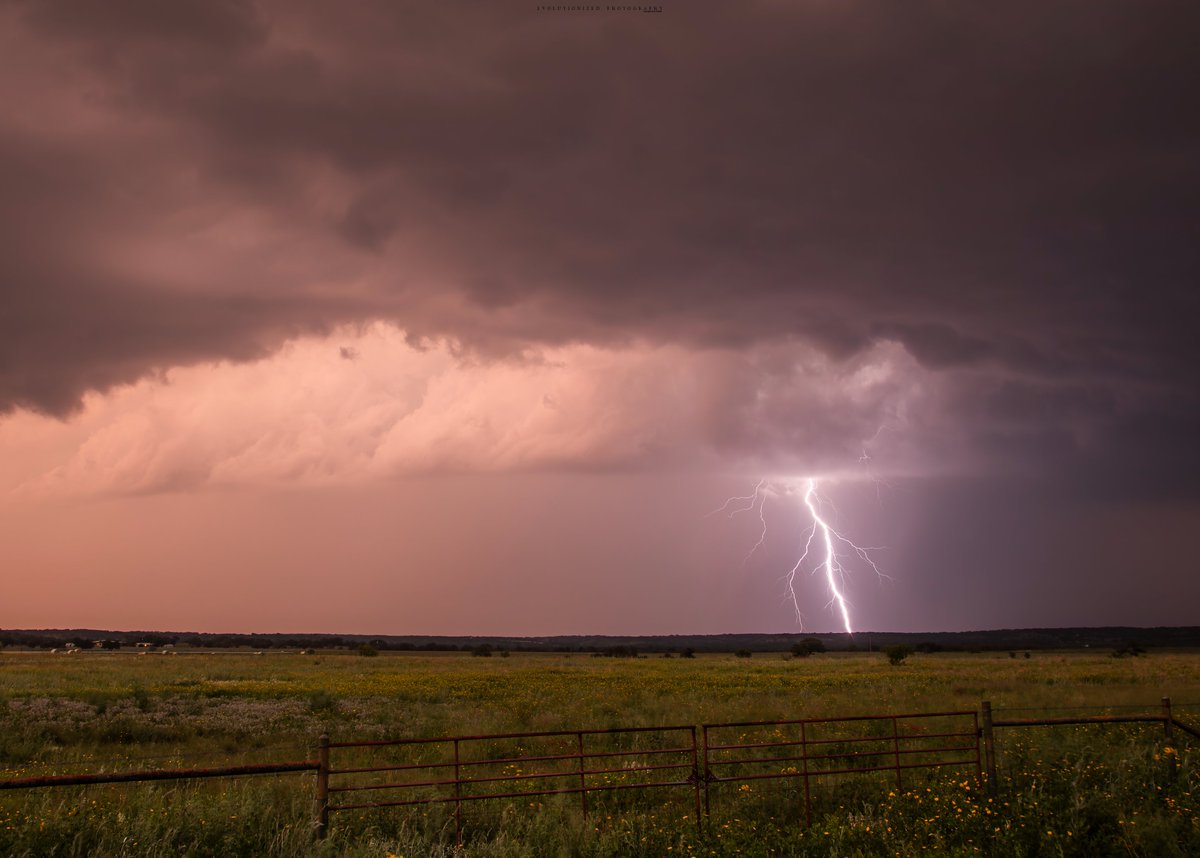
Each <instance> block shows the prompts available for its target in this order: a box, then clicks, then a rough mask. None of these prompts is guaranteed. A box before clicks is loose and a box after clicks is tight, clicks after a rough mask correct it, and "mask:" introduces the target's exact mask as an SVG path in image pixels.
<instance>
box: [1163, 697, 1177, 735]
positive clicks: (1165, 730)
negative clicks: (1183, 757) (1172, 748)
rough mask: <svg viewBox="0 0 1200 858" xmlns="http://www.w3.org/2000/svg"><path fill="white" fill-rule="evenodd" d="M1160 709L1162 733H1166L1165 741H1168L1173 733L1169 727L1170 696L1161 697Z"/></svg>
mask: <svg viewBox="0 0 1200 858" xmlns="http://www.w3.org/2000/svg"><path fill="white" fill-rule="evenodd" d="M1162 710H1163V733H1164V734H1165V735H1166V737H1167V741H1168V742H1170V741H1171V739H1172V737H1173V735H1174V731H1173V730H1172V729H1171V698H1170V697H1164V698H1163V699H1162Z"/></svg>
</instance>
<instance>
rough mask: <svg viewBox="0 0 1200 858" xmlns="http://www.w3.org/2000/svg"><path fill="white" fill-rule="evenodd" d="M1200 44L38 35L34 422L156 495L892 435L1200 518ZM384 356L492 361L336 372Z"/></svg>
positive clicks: (582, 33)
mask: <svg viewBox="0 0 1200 858" xmlns="http://www.w3.org/2000/svg"><path fill="white" fill-rule="evenodd" d="M1198 31H1200V13H1198V12H1197V11H1196V10H1194V9H1192V8H1190V7H1187V6H1181V5H1180V4H1175V3H1145V2H1114V3H1106V4H1104V5H1103V6H1101V7H1098V6H1096V4H1094V3H1082V2H1080V3H1072V2H1066V3H1055V4H1022V3H1015V4H1006V5H1004V6H999V7H987V8H984V7H978V6H971V7H968V6H957V5H947V4H944V3H934V2H929V3H925V2H919V3H907V4H904V5H903V6H899V5H895V4H883V3H863V4H829V3H820V2H811V3H797V4H781V3H773V2H757V3H739V4H728V3H694V2H688V3H679V4H671V5H669V6H668V8H667V10H666V12H665V13H664V14H663V15H661V16H639V15H634V16H628V15H624V16H623V15H619V14H603V15H571V14H539V13H537V12H536V11H535V10H534V7H533V6H531V5H527V4H524V3H521V4H517V3H492V4H486V5H480V4H453V3H449V4H434V3H412V4H396V3H394V2H359V3H355V4H351V5H349V6H346V5H345V4H342V5H339V6H338V7H337V8H334V7H332V6H329V5H328V4H320V3H295V2H289V3H282V2H270V0H264V2H257V3H255V2H233V0H230V2H220V3H212V2H199V0H197V2H178V3H171V4H160V3H150V2H145V0H120V2H111V3H106V4H104V8H103V10H102V11H100V10H96V9H93V10H90V11H89V10H81V9H80V8H79V7H78V4H73V3H60V2H28V3H15V4H11V5H9V6H7V7H5V8H4V9H3V10H0V56H2V57H3V60H0V63H2V64H3V72H4V73H3V74H2V75H0V100H2V101H3V103H4V105H5V107H6V109H5V110H4V111H3V113H2V114H0V116H2V118H0V185H2V186H3V187H4V188H5V193H4V195H3V197H2V198H0V229H3V234H4V236H5V253H4V254H3V256H2V258H0V282H2V284H3V286H2V288H3V290H4V310H5V311H4V313H3V314H2V315H0V411H3V412H8V413H13V412H15V411H17V410H19V409H25V410H31V411H36V412H41V413H47V414H50V415H54V416H57V417H63V418H67V417H70V418H71V419H74V420H77V421H82V422H83V423H84V424H86V425H87V426H89V427H92V428H93V430H94V431H93V434H91V435H90V436H89V438H88V440H87V441H86V442H85V443H83V444H82V446H80V447H79V449H78V451H77V453H75V454H72V455H71V457H70V460H69V462H66V463H60V466H61V467H60V470H59V471H57V472H56V473H58V474H59V477H60V478H61V479H63V480H68V479H69V480H76V479H78V480H81V481H84V482H85V483H86V482H88V481H96V482H97V484H105V485H107V484H113V485H124V486H130V487H134V488H138V487H140V488H143V489H146V488H153V487H169V486H172V485H186V484H195V483H208V482H210V481H217V482H220V481H222V480H226V479H232V480H240V479H249V478H251V477H252V476H253V477H256V478H258V477H260V478H264V479H285V478H295V479H315V478H320V477H321V476H322V475H328V474H333V473H338V474H341V473H360V472H365V471H373V470H374V469H378V470H379V472H381V473H389V472H393V471H405V470H412V469H421V468H462V469H485V470H486V469H492V468H500V467H505V468H545V467H567V466H569V467H629V466H634V465H636V466H640V467H645V466H648V465H669V464H670V463H672V462H676V461H680V460H687V461H692V462H695V461H708V462H709V463H710V464H712V463H713V462H715V461H719V460H721V458H722V457H727V458H726V461H729V462H752V463H755V464H756V466H758V467H761V468H763V469H767V470H773V469H785V468H790V467H793V466H797V467H801V466H805V465H806V464H807V463H809V462H815V463H816V464H817V465H819V466H821V467H833V466H834V465H833V460H834V459H836V458H838V457H840V456H843V455H844V456H846V457H847V460H848V461H854V456H853V454H854V453H855V451H854V450H853V449H851V448H853V447H855V446H856V445H858V444H859V443H860V442H861V440H862V438H863V437H864V436H866V437H869V436H871V434H872V433H873V432H874V431H875V430H876V429H877V428H878V422H879V421H880V419H881V418H885V419H884V421H883V422H885V423H888V425H890V426H897V425H899V421H903V422H904V426H905V430H906V435H905V440H903V441H901V440H900V437H899V433H897V432H893V433H892V434H893V435H894V436H895V437H896V440H895V442H894V443H896V444H897V445H901V446H903V445H907V446H908V447H910V448H911V449H905V450H902V451H897V453H896V455H895V456H894V458H893V462H894V463H896V464H895V467H897V468H900V469H903V468H908V467H916V466H917V465H929V464H930V459H931V457H930V456H929V455H928V450H930V449H932V448H934V447H937V446H938V445H942V446H943V447H945V448H948V449H950V450H951V451H952V452H953V456H952V458H959V459H961V460H963V461H967V462H970V463H971V465H972V466H973V467H990V468H992V469H993V470H994V471H997V472H1007V471H1008V470H1009V469H1010V468H1011V467H1012V466H1013V465H1014V463H1017V464H1018V465H1019V466H1020V467H1021V468H1023V469H1025V470H1027V471H1030V472H1035V473H1036V472H1043V473H1052V474H1054V475H1056V476H1058V477H1061V478H1062V481H1064V482H1066V483H1069V484H1072V485H1077V486H1088V487H1089V488H1088V489H1087V490H1089V491H1090V490H1093V489H1094V488H1096V485H1094V484H1095V483H1096V482H1097V481H1099V483H1101V484H1104V483H1105V482H1106V480H1107V481H1108V482H1109V483H1111V485H1109V486H1108V488H1107V489H1106V490H1113V491H1126V490H1135V489H1136V491H1139V492H1146V493H1151V494H1154V493H1159V494H1161V493H1165V492H1192V493H1194V491H1195V487H1196V486H1197V485H1198V484H1200V480H1198V479H1197V476H1198V475H1200V456H1198V455H1197V454H1196V453H1194V452H1190V451H1189V450H1188V449H1186V446H1184V449H1180V446H1181V442H1182V441H1183V440H1184V439H1186V438H1188V437H1190V436H1191V434H1192V432H1193V431H1194V429H1195V428H1196V427H1197V425H1200V401H1198V394H1197V391H1196V386H1195V384H1194V380H1193V377H1192V376H1193V371H1192V370H1191V367H1192V366H1193V365H1195V363H1196V362H1197V359H1198V358H1200V355H1197V353H1196V345H1195V338H1194V335H1193V332H1192V330H1191V329H1192V327H1193V325H1194V320H1195V319H1196V318H1197V317H1200V312H1198V311H1200V306H1198V305H1197V301H1198V299H1197V293H1196V291H1195V289H1194V283H1195V282H1196V277H1197V275H1198V274H1200V270H1198V268H1200V265H1198V254H1197V251H1196V246H1195V241H1194V233H1195V227H1196V212H1197V211H1198V202H1200V201H1198V200H1197V194H1198V191H1200V174H1198V170H1200V168H1198V167H1197V164H1196V161H1195V158H1194V151H1195V149H1196V146H1197V143H1198V142H1200V140H1198V138H1200V119H1198V118H1197V117H1198V115H1197V113H1196V111H1195V110H1194V109H1193V108H1192V105H1191V101H1190V92H1191V89H1192V87H1191V86H1190V82H1191V81H1192V80H1194V79H1195V78H1196V77H1197V76H1198V73H1200V68H1197V66H1198V65H1200V59H1198V55H1197V53H1196V51H1195V49H1194V46H1195V43H1196V36H1197V34H1198ZM376 321H379V322H382V323H383V324H384V325H385V326H389V327H388V329H389V330H402V331H404V332H405V334H406V336H407V337H408V339H409V342H410V343H411V344H412V345H414V346H419V345H421V344H422V343H426V344H427V343H434V344H445V343H452V344H453V346H454V350H453V354H452V353H451V351H449V350H447V348H446V347H445V346H443V345H434V346H433V348H431V349H430V350H429V351H427V352H424V353H421V352H419V350H416V351H414V350H409V351H407V352H404V354H403V357H402V358H401V356H400V353H399V352H389V354H392V355H393V357H395V358H396V362H395V363H390V362H384V363H378V362H376V363H373V361H374V360H376V359H375V358H373V357H372V348H373V347H372V346H371V342H370V340H371V337H372V336H376V335H375V334H370V335H364V336H365V337H366V341H364V342H363V343H359V342H358V341H357V340H355V341H354V342H350V341H347V342H346V343H343V344H342V346H339V345H337V344H336V342H335V340H336V337H334V338H333V339H330V337H331V335H333V332H335V331H336V332H341V331H343V330H348V328H344V327H343V326H351V328H353V327H354V326H369V325H371V324H372V323H374V322H376ZM371 330H379V329H371ZM337 336H342V334H341V333H338V334H337ZM343 338H344V337H343ZM389 342H390V340H389ZM318 343H322V344H324V345H321V346H319V347H318V345H316V344H318ZM330 344H332V345H330ZM341 347H346V348H352V349H356V350H358V351H359V352H361V354H360V356H359V357H358V358H356V359H354V360H337V357H338V349H339V348H341ZM388 348H395V349H399V348H400V346H399V345H395V344H393V345H389V346H388ZM281 349H282V351H280V350H281ZM310 349H312V350H317V351H320V350H321V349H325V351H321V359H320V361H318V360H317V358H316V357H311V358H310V357H308V356H307V355H308V350H310ZM329 349H332V351H331V352H330V351H329ZM314 354H315V352H314ZM328 354H332V357H333V358H334V360H332V361H329V362H328V364H329V365H328V366H326V363H325V362H324V360H325V357H326V356H327V355H328ZM344 354H346V355H347V356H350V353H349V352H347V353H344ZM739 354H740V357H739V356H737V355H739ZM214 365H216V366H217V367H218V369H217V370H215V371H214V372H215V375H214V379H215V380H213V381H212V382H211V383H210V382H205V381H203V380H202V379H203V376H204V374H205V373H208V372H210V371H212V370H211V367H213V366H214ZM189 367H190V368H191V369H189ZM285 367H290V369H285ZM406 367H415V369H405V368H406ZM310 372H311V373H315V377H317V378H335V377H336V379H337V381H336V382H334V381H329V382H328V386H327V387H322V386H321V383H319V382H314V381H313V380H312V378H311V377H310V375H309V374H310ZM410 372H415V373H416V375H417V376H419V377H420V378H422V379H425V380H426V381H425V382H423V383H422V384H423V386H422V387H421V389H420V393H419V396H418V394H417V393H414V392H413V390H412V389H411V385H410V383H409V381H407V380H406V379H408V378H409V375H406V373H410ZM392 373H395V376H394V377H393V376H392ZM873 373H882V375H880V376H879V377H880V378H883V379H884V380H883V381H880V382H878V383H877V382H876V381H875V379H876V377H877V376H876V375H873ZM164 378H165V379H167V380H169V382H170V383H169V384H167V385H165V386H164V385H162V384H161V383H159V381H156V380H155V379H164ZM268 379H269V380H270V385H269V395H262V396H259V397H257V399H256V398H255V397H253V396H250V395H249V393H248V392H247V391H249V390H250V389H252V388H253V387H254V385H255V384H258V385H259V390H264V389H267V380H268ZM371 379H373V380H371ZM313 384H316V387H315V388H311V387H310V386H311V385H313ZM343 384H348V385H349V387H348V388H347V387H343ZM875 384H878V387H877V388H876V387H872V385H875ZM123 385H133V386H132V387H127V386H123ZM239 390H240V391H242V392H241V393H239ZM347 390H348V391H349V392H347ZM106 391H110V393H108V394H105V392H106ZM502 391H509V392H510V393H511V395H504V394H503V393H502ZM96 393H100V394H104V395H106V396H108V397H109V398H107V399H102V398H97V397H96V396H95V394H96ZM414 397H417V398H416V399H414ZM859 398H861V399H862V401H861V402H860V401H858V399H859ZM252 400H253V401H252ZM205 408H210V409H211V411H210V412H206V411H205V410H204V409H205ZM226 409H228V413H229V414H230V415H237V419H238V420H242V421H244V422H243V423H242V424H241V427H240V428H238V426H237V421H236V420H234V421H233V428H231V427H230V425H226V424H222V425H220V426H219V427H210V426H208V424H210V423H214V422H216V421H213V420H210V419H209V417H210V416H211V415H217V414H221V415H224V414H226ZM72 415H73V416H72ZM889 415H890V416H889ZM899 415H902V416H899ZM10 419H17V418H10ZM19 419H33V418H29V417H28V415H23V416H22V415H19ZM888 421H890V422H888ZM883 437H887V433H885V435H884V436H883ZM698 451H699V452H698ZM932 458H934V459H936V457H932ZM1117 459H1121V461H1123V462H1125V463H1126V464H1122V465H1120V466H1119V467H1113V468H1111V469H1105V468H1100V467H1098V466H1100V465H1105V464H1106V463H1113V462H1114V461H1116V460H1117ZM121 463H123V464H121ZM900 463H903V464H900ZM714 466H715V465H714ZM1100 472H1106V473H1112V474H1113V476H1112V478H1111V479H1108V478H1105V477H1097V476H1096V475H1097V473H1100ZM1101 487H1103V486H1101ZM1189 487H1190V488H1189Z"/></svg>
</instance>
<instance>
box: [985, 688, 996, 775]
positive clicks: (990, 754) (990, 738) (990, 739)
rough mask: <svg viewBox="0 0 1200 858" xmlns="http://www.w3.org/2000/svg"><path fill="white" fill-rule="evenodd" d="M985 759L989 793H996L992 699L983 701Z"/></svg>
mask: <svg viewBox="0 0 1200 858" xmlns="http://www.w3.org/2000/svg"><path fill="white" fill-rule="evenodd" d="M983 761H984V768H985V769H986V770H987V788H988V795H992V796H994V795H996V787H997V784H996V737H995V734H994V733H993V727H992V701H990V700H985V701H983Z"/></svg>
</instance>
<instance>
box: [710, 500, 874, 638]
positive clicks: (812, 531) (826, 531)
mask: <svg viewBox="0 0 1200 858" xmlns="http://www.w3.org/2000/svg"><path fill="white" fill-rule="evenodd" d="M779 494H782V495H785V496H786V495H793V494H801V495H802V499H803V505H804V511H805V513H806V515H807V517H808V519H809V525H808V527H807V529H806V533H805V539H804V550H803V551H802V552H801V553H800V557H799V559H798V560H796V563H795V565H794V566H792V568H791V570H790V571H789V572H788V573H787V574H786V575H785V576H784V578H783V580H784V587H785V598H786V599H787V600H788V601H789V602H790V603H791V605H792V609H793V610H794V611H795V613H796V623H797V624H798V625H800V626H803V624H804V618H803V615H802V614H801V612H800V600H799V597H798V596H797V595H796V578H797V576H799V575H800V573H801V572H804V571H808V572H809V573H810V574H812V575H821V576H823V577H824V579H825V585H826V587H827V588H828V590H829V603H828V606H829V607H830V608H833V609H835V610H836V611H837V612H838V613H839V614H841V618H842V624H843V626H844V627H845V629H846V631H847V632H848V633H850V634H853V633H854V628H853V623H851V621H850V607H849V603H848V602H847V600H846V595H845V589H846V579H847V575H848V573H849V570H848V568H847V565H846V564H847V562H849V563H851V564H854V565H860V566H865V567H867V568H869V569H870V570H871V571H872V572H874V573H875V574H876V576H878V577H884V576H883V573H882V572H881V571H880V569H879V566H878V565H877V564H876V563H875V559H874V558H873V557H872V556H871V552H872V551H878V550H879V549H878V548H875V547H863V546H861V545H857V544H856V543H854V542H853V541H851V540H850V539H849V538H847V537H846V536H844V535H843V534H842V533H840V532H839V531H838V530H837V529H836V528H834V526H833V525H832V524H830V521H829V515H828V513H827V512H826V510H827V509H829V508H831V506H832V505H831V504H830V503H829V501H828V500H826V499H825V498H824V497H822V495H821V493H820V492H819V491H818V488H817V479H816V478H815V477H806V478H804V479H803V480H800V481H798V482H788V481H779V482H771V481H769V480H765V479H764V480H759V481H758V485H756V486H755V487H754V493H753V494H749V495H742V496H736V497H731V498H729V499H728V500H727V501H725V503H724V504H723V505H722V506H721V507H720V508H719V509H715V510H713V511H712V512H711V513H709V515H716V514H717V513H720V512H728V514H729V517H730V518H733V517H734V516H735V515H738V514H740V513H744V512H757V513H758V520H759V521H760V522H761V523H762V529H761V530H760V532H759V536H758V541H757V542H756V543H754V545H753V546H752V547H751V548H750V551H749V552H748V553H747V554H746V557H745V559H744V560H743V561H742V565H743V566H745V564H746V563H747V562H748V561H749V560H750V558H751V557H753V556H754V554H755V552H757V551H758V549H759V548H761V547H762V545H763V543H764V542H765V541H766V538H767V516H766V510H765V508H766V502H767V498H768V497H769V496H774V495H779ZM742 504H744V505H742Z"/></svg>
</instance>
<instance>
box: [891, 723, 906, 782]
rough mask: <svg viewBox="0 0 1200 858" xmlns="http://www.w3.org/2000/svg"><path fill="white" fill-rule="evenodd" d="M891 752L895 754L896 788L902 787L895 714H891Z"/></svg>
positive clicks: (898, 730)
mask: <svg viewBox="0 0 1200 858" xmlns="http://www.w3.org/2000/svg"><path fill="white" fill-rule="evenodd" d="M892 753H893V754H895V756H896V789H902V788H903V785H902V783H901V781H900V728H899V726H898V725H897V724H896V716H894V715H893V716H892Z"/></svg>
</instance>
